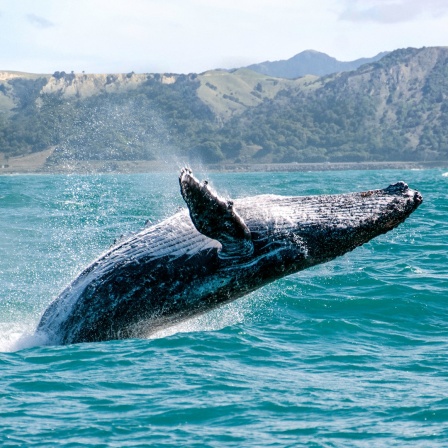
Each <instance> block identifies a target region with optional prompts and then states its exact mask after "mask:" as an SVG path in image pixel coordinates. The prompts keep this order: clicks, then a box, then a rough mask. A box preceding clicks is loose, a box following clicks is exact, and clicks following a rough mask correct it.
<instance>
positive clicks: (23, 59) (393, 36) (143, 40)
mask: <svg viewBox="0 0 448 448" xmlns="http://www.w3.org/2000/svg"><path fill="white" fill-rule="evenodd" d="M447 30H448V0H0V70H19V71H27V72H35V73H53V72H54V71H56V70H59V71H62V70H64V71H66V72H69V71H72V70H74V71H75V72H81V71H85V72H86V73H113V72H130V71H135V72H176V73H189V72H197V73H199V72H202V71H205V70H208V69H212V68H218V67H221V68H232V67H239V66H243V65H248V64H251V63H254V62H262V61H265V60H271V61H272V60H279V59H288V58H290V57H292V56H294V55H295V54H297V53H299V52H301V51H303V50H307V49H314V50H318V51H322V52H324V53H327V54H329V55H331V56H334V57H336V58H337V59H339V60H345V61H347V60H353V59H357V58H360V57H370V56H374V55H375V54H377V53H379V52H380V51H385V50H394V49H397V48H403V47H423V46H445V45H448V31H447Z"/></svg>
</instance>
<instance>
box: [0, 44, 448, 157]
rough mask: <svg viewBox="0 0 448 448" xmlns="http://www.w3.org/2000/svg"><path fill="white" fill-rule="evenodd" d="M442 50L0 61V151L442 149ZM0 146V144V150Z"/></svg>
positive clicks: (237, 153)
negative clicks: (116, 68)
mask: <svg viewBox="0 0 448 448" xmlns="http://www.w3.org/2000/svg"><path fill="white" fill-rule="evenodd" d="M447 99H448V49H447V48H445V47H436V48H422V49H412V48H410V49H404V50H397V51H394V52H391V53H389V54H388V55H387V56H385V57H383V58H382V59H381V60H379V61H377V62H374V63H371V64H367V65H363V66H361V67H359V68H358V69H357V70H355V71H351V72H343V73H337V74H334V75H330V76H324V77H320V78H318V77H316V76H308V77H303V78H299V79H296V80H288V79H280V78H272V77H270V76H266V75H262V74H259V73H255V72H253V71H250V70H247V69H240V70H236V71H233V72H229V71H224V70H214V71H209V72H205V73H203V74H200V75H196V74H190V75H176V74H135V73H128V74H109V75H87V74H75V73H69V74H67V73H64V72H56V73H54V74H53V75H51V76H50V75H42V76H40V75H26V74H20V73H13V72H0V153H2V154H3V156H4V157H14V156H19V155H26V154H33V153H36V152H39V151H43V150H47V149H48V148H55V150H54V151H53V153H52V156H51V157H50V158H49V160H48V163H49V164H60V163H62V162H63V161H65V160H167V158H173V159H176V160H178V159H182V160H191V159H199V160H201V161H203V162H206V163H219V162H226V163H233V162H237V163H238V162H244V163H258V162H262V163H271V162H324V161H390V160H415V161H420V160H426V161H430V160H448V103H447ZM0 157H1V154H0Z"/></svg>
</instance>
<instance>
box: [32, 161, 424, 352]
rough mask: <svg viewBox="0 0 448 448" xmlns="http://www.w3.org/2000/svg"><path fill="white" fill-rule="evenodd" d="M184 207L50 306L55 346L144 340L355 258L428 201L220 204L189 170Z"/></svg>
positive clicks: (397, 194) (45, 323) (413, 197)
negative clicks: (285, 280)
mask: <svg viewBox="0 0 448 448" xmlns="http://www.w3.org/2000/svg"><path fill="white" fill-rule="evenodd" d="M179 183H180V190H181V194H182V197H183V199H184V200H185V202H186V205H187V208H185V209H183V210H181V211H179V212H178V213H176V214H174V215H173V216H171V217H170V218H168V219H166V220H164V221H162V222H160V223H158V224H155V225H150V226H148V227H146V228H144V229H143V230H141V231H140V232H138V233H135V234H134V235H132V236H130V237H128V238H127V239H125V240H123V241H119V242H117V243H116V244H114V245H113V246H112V247H111V248H110V249H109V250H107V251H106V252H105V253H104V254H102V255H101V256H100V257H99V258H98V259H97V260H95V261H94V262H93V263H91V264H90V266H88V267H87V268H86V269H84V271H82V272H81V273H80V275H79V276H78V277H77V278H76V279H75V280H74V281H73V282H72V283H71V284H70V285H69V286H68V287H67V288H66V289H65V290H64V291H62V293H61V294H60V295H59V296H58V297H57V298H56V299H55V300H54V301H53V302H52V303H51V304H50V305H49V306H48V308H47V309H46V310H45V312H44V313H43V315H42V317H41V319H40V322H39V324H38V327H37V329H36V332H37V333H38V334H40V335H44V336H45V338H46V340H47V342H48V343H49V344H71V343H79V342H92V341H104V340H112V339H124V338H132V337H147V336H149V335H150V334H151V333H154V332H156V331H158V330H160V329H162V328H165V327H167V326H170V325H173V324H176V323H179V322H181V321H183V320H186V319H188V318H190V317H192V316H194V315H199V314H201V313H205V312H207V311H209V310H211V309H213V308H216V307H218V306H220V305H222V304H225V303H227V302H230V301H232V300H235V299H237V298H239V297H242V296H244V295H245V294H248V293H250V292H252V291H254V290H256V289H258V288H260V287H262V286H263V285H266V284H267V283H270V282H273V281H275V280H277V279H280V278H282V277H284V276H287V275H290V274H293V273H295V272H298V271H301V270H303V269H306V268H309V267H311V266H314V265H317V264H319V263H324V262H327V261H329V260H332V259H334V258H336V257H339V256H341V255H343V254H345V253H346V252H349V251H351V250H353V249H355V248H356V247H358V246H361V245H362V244H364V243H366V242H367V241H369V240H371V239H372V238H375V237H376V236H378V235H380V234H383V233H386V232H388V231H389V230H391V229H393V228H395V227H396V226H398V225H399V224H400V223H402V222H403V221H404V220H405V219H406V218H407V217H408V216H409V215H410V214H411V213H412V212H413V211H414V210H415V209H416V208H417V207H418V206H419V205H420V204H421V202H422V196H421V195H420V193H419V192H418V191H415V190H412V189H410V188H409V187H408V186H407V185H406V184H405V183H404V182H398V183H396V184H393V185H390V186H389V187H387V188H384V189H379V190H370V191H364V192H358V193H347V194H337V195H320V196H319V195H316V196H290V197H287V196H277V195H260V196H253V197H246V198H241V199H235V200H226V199H224V198H222V197H220V196H219V195H218V194H217V193H216V192H215V191H214V190H213V189H212V188H211V186H210V185H209V184H208V182H206V181H204V182H200V181H199V180H198V179H196V177H194V175H193V173H192V172H191V170H190V169H188V168H184V169H183V170H182V171H181V173H180V176H179Z"/></svg>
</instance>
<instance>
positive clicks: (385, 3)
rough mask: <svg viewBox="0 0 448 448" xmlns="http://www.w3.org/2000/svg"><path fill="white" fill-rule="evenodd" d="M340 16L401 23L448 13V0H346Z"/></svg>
mask: <svg viewBox="0 0 448 448" xmlns="http://www.w3.org/2000/svg"><path fill="white" fill-rule="evenodd" d="M345 3H346V4H345V7H344V9H343V11H342V13H341V14H340V16H339V19H340V20H347V21H351V22H379V23H399V22H409V21H412V20H414V19H417V18H421V17H425V16H429V17H440V16H442V15H446V14H448V2H447V1H446V0H367V1H365V0H363V1H361V0H346V2H345Z"/></svg>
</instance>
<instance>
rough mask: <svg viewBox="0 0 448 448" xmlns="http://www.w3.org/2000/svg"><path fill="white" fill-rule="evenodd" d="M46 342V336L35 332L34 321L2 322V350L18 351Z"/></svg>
mask: <svg viewBox="0 0 448 448" xmlns="http://www.w3.org/2000/svg"><path fill="white" fill-rule="evenodd" d="M46 342H47V341H46V338H45V336H43V335H37V334H35V324H34V323H33V324H31V323H17V322H2V323H0V352H16V351H18V350H24V349H26V348H31V347H37V346H39V345H46Z"/></svg>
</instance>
